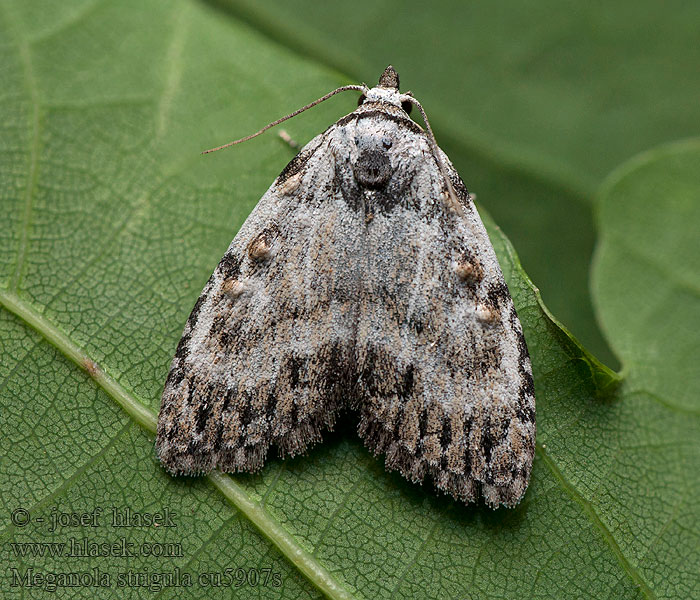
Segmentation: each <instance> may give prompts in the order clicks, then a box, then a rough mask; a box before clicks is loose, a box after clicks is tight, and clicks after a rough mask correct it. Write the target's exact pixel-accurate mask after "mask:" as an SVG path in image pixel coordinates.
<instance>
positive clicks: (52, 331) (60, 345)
mask: <svg viewBox="0 0 700 600" xmlns="http://www.w3.org/2000/svg"><path fill="white" fill-rule="evenodd" d="M0 305H1V306H3V307H4V308H5V309H6V310H7V311H8V312H10V313H12V314H14V315H15V316H16V317H18V318H19V319H21V320H22V321H23V322H24V323H25V324H26V325H28V326H29V327H31V328H32V329H34V330H35V331H37V332H38V333H39V334H40V335H42V336H43V337H44V338H45V339H46V340H47V341H48V342H49V343H51V344H52V345H53V346H54V347H55V348H56V349H57V350H58V351H59V352H61V353H62V354H63V355H64V356H65V357H67V358H68V359H69V360H71V361H72V362H73V363H75V364H76V365H77V366H78V367H80V368H82V369H83V370H85V371H86V372H87V373H88V375H90V377H91V378H92V379H93V380H94V381H95V383H96V384H97V385H98V386H99V387H100V388H102V390H103V391H104V392H105V393H106V394H107V395H108V396H110V397H112V399H113V400H114V401H115V402H117V404H119V406H121V407H122V408H123V409H124V410H125V411H126V413H127V414H128V415H129V417H131V418H132V419H133V420H134V421H135V422H136V424H137V425H139V426H140V427H142V428H143V429H145V430H146V431H148V432H150V433H152V434H155V431H156V423H157V417H156V415H154V414H153V413H152V412H151V411H150V410H149V409H148V408H146V406H145V404H144V403H143V402H141V401H140V400H139V399H137V398H136V397H135V396H134V395H133V394H132V393H131V392H129V391H127V390H126V389H124V388H123V387H122V386H121V384H119V383H118V382H117V381H116V379H114V378H113V377H111V376H110V375H109V374H108V373H107V372H105V371H104V370H103V369H102V368H101V367H100V366H99V365H98V364H97V363H96V362H95V361H93V360H92V358H90V356H89V355H88V354H87V353H86V352H85V351H84V350H83V349H82V348H81V347H80V346H79V345H78V344H77V343H75V342H74V341H73V340H72V339H71V338H70V337H69V336H68V335H66V334H65V333H64V332H63V331H61V330H60V329H59V327H57V326H56V325H54V324H53V323H51V321H49V320H48V319H47V318H46V317H45V316H43V315H41V314H40V313H38V312H37V311H36V310H35V309H34V308H33V307H32V306H30V305H29V304H28V303H27V302H25V301H24V300H23V299H22V298H20V297H19V296H18V295H16V294H15V293H13V292H12V291H9V290H7V289H0ZM537 453H538V454H539V455H540V456H541V457H542V459H543V462H544V463H545V465H546V466H547V468H548V469H549V471H550V472H551V473H552V476H553V477H554V479H555V481H556V482H557V484H558V485H559V486H560V487H561V488H562V489H563V490H564V491H565V492H566V493H567V494H568V495H569V496H570V497H571V498H572V499H573V500H574V501H575V502H576V503H577V504H579V505H580V506H581V508H582V510H583V512H584V514H585V515H586V516H587V517H588V519H589V520H590V521H591V523H592V524H593V526H594V527H596V528H597V529H598V530H599V531H600V533H601V535H602V538H603V540H605V542H606V543H607V544H608V546H609V547H610V549H611V551H612V552H613V554H614V556H615V557H616V559H617V561H618V563H619V564H620V566H621V567H622V569H623V571H624V572H625V573H626V574H627V575H628V577H629V578H630V579H631V580H632V581H633V582H634V583H635V585H637V586H638V587H639V589H640V590H641V591H642V592H643V593H644V594H645V597H647V598H651V599H654V598H656V595H655V594H654V592H653V591H652V590H651V589H650V588H649V586H648V585H647V583H646V582H645V581H644V579H643V578H642V577H641V575H640V574H639V573H638V572H637V571H636V569H635V568H634V567H633V566H632V565H631V564H630V563H629V561H628V560H627V558H626V557H625V556H624V554H623V553H622V550H621V549H620V547H619V545H618V544H617V541H616V540H615V538H614V536H613V534H612V532H611V531H610V530H609V529H608V528H607V527H606V525H605V524H604V523H603V521H602V520H601V518H600V517H599V516H598V514H597V513H596V512H595V509H594V507H593V505H592V504H591V503H590V502H589V501H588V500H587V499H586V498H584V497H583V496H582V495H581V494H580V493H579V492H578V491H577V490H576V489H575V488H574V487H573V485H571V484H570V483H569V482H568V481H567V480H566V478H565V477H564V475H563V474H562V473H561V471H560V470H559V468H558V467H557V466H556V464H555V463H554V461H553V460H552V459H551V457H550V456H549V455H547V454H546V453H545V451H544V450H543V448H542V447H540V446H538V447H537ZM207 479H208V480H209V483H210V484H212V485H213V486H214V487H216V488H217V489H218V490H219V492H221V493H222V494H223V495H224V497H225V498H226V499H227V500H228V501H229V502H230V503H231V504H232V505H233V506H234V507H235V508H236V509H238V510H239V511H240V512H242V513H243V514H244V515H245V517H246V518H247V519H248V520H249V521H250V522H251V523H252V524H253V525H254V526H255V527H256V528H257V529H258V530H259V531H260V532H261V534H262V535H263V536H264V537H266V538H267V539H268V540H269V541H270V542H271V543H272V544H273V545H274V546H275V547H276V548H277V549H278V550H279V551H280V553H281V554H282V555H283V556H284V557H285V558H286V559H287V560H288V561H289V562H290V563H291V564H292V565H293V566H294V567H296V568H297V569H298V570H299V571H300V572H301V573H302V574H303V575H304V576H305V577H306V578H307V579H308V580H309V582H310V583H311V584H312V585H314V586H316V587H317V588H318V589H319V590H320V591H321V592H323V593H324V594H325V595H326V596H327V597H328V598H331V599H332V600H353V598H354V597H353V596H352V595H351V594H350V593H349V592H348V591H347V590H346V589H345V588H344V587H343V586H342V585H341V584H340V582H338V581H337V580H336V579H335V577H333V575H332V574H331V573H330V571H328V570H327V569H326V568H325V567H324V566H323V565H322V564H321V563H320V562H319V561H318V560H317V559H316V557H315V556H314V555H313V554H311V553H309V552H308V551H307V550H306V549H305V548H304V547H303V546H301V545H300V544H299V543H298V542H297V540H296V538H295V537H294V536H293V535H292V534H290V533H289V532H288V531H287V530H286V529H285V528H284V527H283V526H282V525H281V523H280V522H279V521H277V520H276V519H275V518H274V517H273V516H272V515H271V514H270V513H269V512H268V511H267V510H266V509H265V507H264V506H263V504H262V503H259V502H255V501H254V500H253V499H252V498H251V496H250V495H249V494H248V493H247V492H246V491H245V490H244V489H243V488H242V487H241V486H240V485H238V484H237V483H236V482H235V480H234V479H233V478H232V477H230V476H228V475H226V474H224V473H221V472H220V471H213V472H212V473H210V474H209V475H208V476H207Z"/></svg>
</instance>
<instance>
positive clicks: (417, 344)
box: [156, 67, 535, 507]
mask: <svg viewBox="0 0 700 600" xmlns="http://www.w3.org/2000/svg"><path fill="white" fill-rule="evenodd" d="M358 87H359V86H347V88H352V89H357V88H358ZM347 88H341V89H347ZM336 91H337V90H336ZM362 92H363V94H362V98H361V102H360V105H359V106H358V108H357V110H355V111H354V112H352V113H350V114H349V115H347V116H345V117H343V118H342V119H340V120H339V121H338V122H337V123H335V124H334V125H332V126H331V127H330V128H329V129H328V130H327V131H326V132H324V133H322V134H321V135H318V136H317V137H315V138H314V139H313V140H312V141H311V142H309V143H308V144H307V145H306V146H305V147H304V148H303V149H302V150H301V151H300V152H299V154H298V155H297V156H296V157H295V158H294V159H293V160H292V161H291V162H290V163H289V164H288V165H287V167H286V168H285V169H284V170H283V171H282V173H281V174H280V176H279V177H278V178H277V179H276V180H275V182H274V183H273V184H272V186H270V188H269V189H268V191H267V192H266V193H265V195H264V196H263V197H262V199H261V200H260V202H259V203H258V205H257V206H256V207H255V209H254V210H253V212H252V213H251V214H250V216H249V217H248V219H247V220H246V221H245V223H244V224H243V226H242V227H241V229H240V231H239V232H238V234H237V235H236V237H235V238H234V240H233V242H231V245H230V247H229V248H228V250H227V251H226V254H225V255H224V257H223V258H222V259H221V262H220V263H219V265H218V266H217V267H216V270H215V271H214V273H213V274H212V276H211V278H210V279H209V282H208V283H207V284H206V286H205V288H204V290H203V291H202V294H201V296H200V297H199V300H197V303H196V304H195V306H194V309H193V310H192V314H191V315H190V317H189V319H188V321H187V324H186V326H185V330H184V332H183V335H182V339H181V340H180V343H179V344H178V347H177V351H176V353H175V357H174V358H173V362H172V365H171V368H170V373H169V374H168V378H167V380H166V383H165V389H164V391H163V398H162V404H161V410H160V416H159V420H158V435H157V441H156V448H157V453H158V456H159V458H160V460H161V462H162V464H163V466H164V467H165V468H166V469H167V470H168V471H169V472H170V473H172V474H200V473H206V472H208V471H210V470H212V469H214V468H216V467H218V468H220V469H221V470H223V471H226V472H237V471H256V470H258V469H260V468H261V467H262V466H263V463H264V462H265V459H266V457H267V455H268V450H269V449H270V447H271V446H275V447H276V448H277V450H278V452H279V453H280V455H295V454H299V453H302V452H304V451H305V450H306V449H307V448H309V447H310V446H311V445H312V444H314V443H316V442H318V441H320V440H321V435H322V432H323V431H324V430H330V429H332V428H333V426H334V424H335V421H336V417H337V415H338V413H339V411H340V410H341V409H343V408H350V409H354V410H356V411H358V413H359V434H360V436H361V437H362V438H363V440H364V442H365V444H366V446H367V447H368V448H369V449H370V450H371V451H372V452H373V453H374V454H375V455H379V454H383V455H384V456H385V464H386V467H387V469H395V470H398V471H399V472H400V473H401V474H402V475H404V476H405V477H406V478H408V479H409V480H411V481H413V482H422V481H423V480H424V479H426V478H428V479H430V480H432V482H433V483H434V485H435V486H436V487H437V488H438V489H439V490H441V491H443V492H445V493H448V494H451V495H452V496H453V497H455V498H457V499H459V500H462V501H464V502H471V501H474V500H476V499H477V498H478V497H480V496H481V497H483V498H484V500H485V502H486V503H487V504H488V505H490V506H492V507H496V506H498V505H499V504H503V505H506V506H513V505H515V504H517V503H518V501H519V500H520V499H521V498H522V496H523V494H524V493H525V490H526V488H527V485H528V481H529V477H530V470H531V468H532V460H533V455H534V448H535V397H534V389H533V381H532V370H531V366H530V359H529V356H528V351H527V346H526V344H525V339H524V337H523V333H522V328H521V325H520V322H519V320H518V317H517V314H516V311H515V307H514V306H513V301H512V299H511V297H510V294H509V292H508V287H507V285H506V283H505V281H504V279H503V274H502V273H501V269H500V267H499V265H498V261H497V259H496V255H495V253H494V250H493V247H492V246H491V243H490V242H489V238H488V236H487V234H486V230H485V229H484V226H483V224H482V222H481V220H480V218H479V216H478V214H477V212H476V210H475V208H474V204H473V202H472V199H471V198H470V196H469V194H468V193H467V190H466V188H465V186H464V184H463V183H462V180H461V179H460V177H459V175H458V174H457V172H456V171H455V169H454V168H453V167H452V165H451V163H450V161H449V159H448V158H447V156H446V155H445V154H444V153H443V152H442V150H440V149H439V148H438V146H437V144H436V143H435V140H434V137H433V136H432V132H431V130H430V126H429V123H428V122H427V119H425V121H426V131H424V130H423V129H422V128H421V127H420V126H419V125H418V124H416V123H415V122H414V121H412V120H411V119H410V118H409V116H408V115H407V113H406V112H405V110H404V108H402V104H404V106H405V105H407V104H408V103H411V104H414V105H417V106H418V107H419V108H420V109H421V112H423V111H422V107H421V106H420V104H419V103H418V102H417V101H415V100H414V99H413V98H412V96H409V95H406V94H401V93H400V92H399V89H398V75H397V74H396V72H395V71H394V69H393V68H391V67H388V68H387V70H386V71H385V72H384V74H383V75H382V77H381V78H380V81H379V85H378V86H376V87H374V88H372V89H367V88H362ZM332 93H335V92H332ZM332 93H331V94H329V95H327V96H326V97H329V96H330V95H332ZM324 98H325V97H324ZM423 115H424V113H423ZM424 117H425V115H424Z"/></svg>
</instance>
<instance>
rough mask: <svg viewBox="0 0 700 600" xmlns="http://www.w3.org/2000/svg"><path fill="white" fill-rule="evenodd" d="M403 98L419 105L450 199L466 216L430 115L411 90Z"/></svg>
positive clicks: (460, 212) (455, 207)
mask: <svg viewBox="0 0 700 600" xmlns="http://www.w3.org/2000/svg"><path fill="white" fill-rule="evenodd" d="M401 100H402V101H406V102H410V103H411V104H413V105H414V106H416V107H418V110H419V111H420V114H421V116H422V117H423V122H424V123H425V129H426V130H427V132H428V142H429V143H430V149H431V150H432V151H433V156H434V157H435V161H436V162H437V164H438V168H439V169H440V173H441V175H442V176H443V178H444V179H445V182H446V183H447V191H448V192H449V195H450V199H451V200H452V205H453V208H454V209H455V211H456V212H457V213H458V214H459V215H461V216H464V210H463V209H462V203H461V202H460V201H459V198H458V197H457V192H455V189H454V187H453V185H452V180H451V179H450V177H449V175H448V174H447V169H446V168H445V164H444V163H443V162H442V159H441V158H440V153H439V151H438V145H437V142H436V141H435V134H434V133H433V129H432V127H430V121H429V120H428V115H426V114H425V110H424V109H423V107H422V106H421V103H420V102H418V100H416V99H415V98H414V97H413V96H412V95H410V92H407V93H406V94H402V95H401Z"/></svg>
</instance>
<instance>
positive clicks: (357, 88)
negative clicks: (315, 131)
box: [202, 85, 368, 154]
mask: <svg viewBox="0 0 700 600" xmlns="http://www.w3.org/2000/svg"><path fill="white" fill-rule="evenodd" d="M350 90H355V91H357V92H366V91H367V90H368V88H367V86H362V85H344V86H341V87H339V88H337V89H335V90H333V91H332V92H328V93H327V94H326V95H325V96H321V97H320V98H318V100H314V101H313V102H311V103H310V104H307V105H306V106H302V107H301V108H298V109H297V110H295V111H294V112H293V113H289V114H288V115H285V116H284V117H282V118H281V119H277V120H276V121H273V122H272V123H268V124H267V125H265V127H263V128H262V129H261V130H260V131H256V132H255V133H251V134H250V135H247V136H245V137H243V138H241V139H240V140H234V141H233V142H229V143H228V144H224V145H223V146H217V147H216V148H210V149H209V150H205V151H204V152H202V154H209V153H210V152H216V151H217V150H223V149H224V148H228V147H229V146H233V145H235V144H240V143H241V142H247V141H248V140H252V139H253V138H254V137H258V136H259V135H260V134H261V133H265V132H266V131H267V130H268V129H270V128H271V127H274V126H275V125H279V124H280V123H282V122H283V121H286V120H287V119H291V118H292V117H296V116H297V115H298V114H300V113H303V112H304V111H305V110H309V109H310V108H312V107H314V106H316V105H317V104H320V103H321V102H323V101H324V100H328V98H330V97H331V96H335V95H336V94H338V93H340V92H347V91H350Z"/></svg>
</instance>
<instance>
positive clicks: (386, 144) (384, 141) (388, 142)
mask: <svg viewBox="0 0 700 600" xmlns="http://www.w3.org/2000/svg"><path fill="white" fill-rule="evenodd" d="M382 146H384V148H385V149H386V150H388V149H389V148H391V140H390V139H389V138H382Z"/></svg>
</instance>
